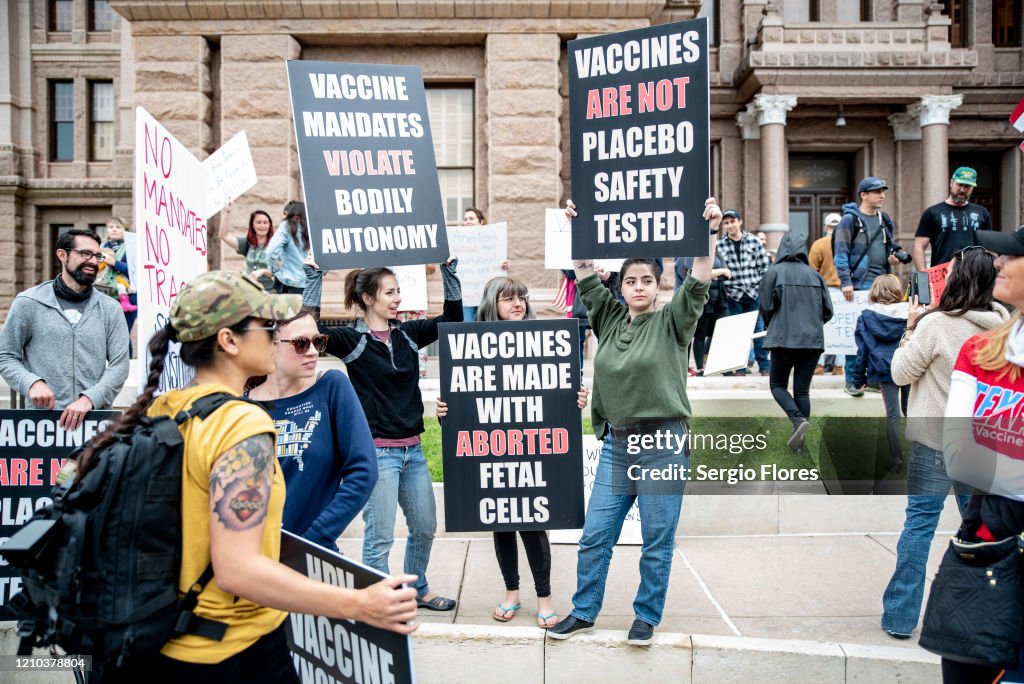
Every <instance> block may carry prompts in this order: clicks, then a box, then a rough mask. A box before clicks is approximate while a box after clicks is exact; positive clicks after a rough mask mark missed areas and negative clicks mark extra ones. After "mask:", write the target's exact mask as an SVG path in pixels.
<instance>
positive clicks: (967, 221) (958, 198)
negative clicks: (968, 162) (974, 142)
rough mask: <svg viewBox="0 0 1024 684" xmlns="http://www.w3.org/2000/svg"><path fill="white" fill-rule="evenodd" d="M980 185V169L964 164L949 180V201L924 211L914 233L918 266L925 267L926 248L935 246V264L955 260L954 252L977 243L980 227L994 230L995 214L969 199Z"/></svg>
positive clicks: (918, 268) (933, 257)
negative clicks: (993, 218)
mask: <svg viewBox="0 0 1024 684" xmlns="http://www.w3.org/2000/svg"><path fill="white" fill-rule="evenodd" d="M977 185H978V172H977V171H975V170H974V169H972V168H970V167H968V166H961V167H960V168H958V169H957V170H956V171H954V172H953V177H952V178H951V179H950V181H949V196H948V197H946V201H945V202H940V203H939V204H936V205H933V206H931V207H928V208H927V209H925V210H924V213H923V214H921V221H920V222H919V223H918V224H917V232H916V233H915V234H914V267H915V268H916V269H917V270H919V271H923V270H924V269H925V263H924V250H925V249H926V248H927V247H928V246H929V245H931V248H932V262H931V265H932V266H937V265H939V264H944V263H946V262H947V261H950V260H952V259H953V254H954V253H955V252H956V251H957V250H960V249H963V248H964V247H970V246H972V245H977V244H979V243H978V237H977V235H976V234H977V232H978V231H979V230H992V217H991V216H989V214H988V210H987V209H985V207H983V206H981V205H978V204H974V203H972V202H969V201H968V200H970V198H971V193H972V192H974V188H975V186H977Z"/></svg>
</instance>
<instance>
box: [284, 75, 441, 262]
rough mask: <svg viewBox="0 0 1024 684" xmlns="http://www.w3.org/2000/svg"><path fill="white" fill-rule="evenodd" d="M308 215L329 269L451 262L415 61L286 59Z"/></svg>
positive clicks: (319, 255) (319, 256)
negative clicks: (402, 63)
mask: <svg viewBox="0 0 1024 684" xmlns="http://www.w3.org/2000/svg"><path fill="white" fill-rule="evenodd" d="M288 86H289V89H290V91H291V102H292V118H293V119H294V121H295V139H296V141H297V144H298V152H299V168H300V169H301V171H302V189H303V195H304V196H305V198H306V219H307V221H308V222H309V233H310V242H311V246H312V248H313V254H314V255H315V259H316V263H317V264H318V265H319V266H320V268H322V269H324V270H333V269H342V268H363V267H371V266H403V265H408V264H428V263H440V262H443V261H445V260H446V259H447V258H448V256H449V254H448V238H447V234H446V232H445V218H444V210H443V208H442V205H441V189H440V187H439V186H438V182H437V167H436V165H435V162H434V144H433V142H432V140H431V136H430V121H429V118H428V116H427V97H426V92H425V90H424V88H423V74H422V72H421V70H420V68H419V67H412V66H394V65H391V64H346V63H341V62H307V61H290V62H288Z"/></svg>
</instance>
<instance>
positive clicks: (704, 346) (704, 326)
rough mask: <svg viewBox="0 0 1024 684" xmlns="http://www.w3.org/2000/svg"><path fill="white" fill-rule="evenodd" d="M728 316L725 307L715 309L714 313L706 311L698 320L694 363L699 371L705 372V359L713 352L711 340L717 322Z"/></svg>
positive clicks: (694, 339) (694, 340) (694, 343)
mask: <svg viewBox="0 0 1024 684" xmlns="http://www.w3.org/2000/svg"><path fill="white" fill-rule="evenodd" d="M726 315H727V311H726V309H725V308H724V307H722V308H721V309H719V308H715V309H713V310H712V311H710V312H709V311H707V310H706V309H705V311H704V313H702V314H701V315H700V318H698V319H697V327H696V328H695V329H694V331H693V343H692V344H691V348H692V349H693V362H694V364H695V365H696V366H697V370H700V371H702V370H704V357H705V356H707V355H708V353H709V352H710V351H711V338H712V337H714V336H715V322H716V321H717V320H718V319H719V318H722V317H723V316H726Z"/></svg>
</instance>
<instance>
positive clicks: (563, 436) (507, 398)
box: [438, 320, 583, 532]
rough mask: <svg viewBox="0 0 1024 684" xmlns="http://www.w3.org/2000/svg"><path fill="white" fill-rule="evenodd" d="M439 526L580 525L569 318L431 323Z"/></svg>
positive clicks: (576, 384) (574, 346) (574, 336)
mask: <svg viewBox="0 0 1024 684" xmlns="http://www.w3.org/2000/svg"><path fill="white" fill-rule="evenodd" d="M438 331H439V337H438V344H439V347H440V349H439V357H440V364H441V397H440V398H441V399H443V400H444V401H445V402H447V403H448V415H447V416H446V417H445V418H443V419H442V420H441V452H442V455H443V460H444V511H445V530H447V531H448V532H475V531H484V530H493V531H506V530H556V529H573V528H577V527H582V526H583V448H582V439H583V438H582V432H583V425H582V422H581V419H580V410H579V408H577V406H576V394H577V392H579V388H580V366H579V364H580V358H579V325H577V322H576V321H575V320H544V321H506V322H498V323H481V322H477V323H442V324H441V325H440V326H439V327H438Z"/></svg>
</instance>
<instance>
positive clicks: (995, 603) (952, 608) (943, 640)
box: [919, 535, 1024, 670]
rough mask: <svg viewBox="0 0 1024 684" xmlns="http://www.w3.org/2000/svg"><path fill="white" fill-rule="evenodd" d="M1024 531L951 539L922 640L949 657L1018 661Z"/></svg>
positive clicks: (1023, 615)
mask: <svg viewBox="0 0 1024 684" xmlns="http://www.w3.org/2000/svg"><path fill="white" fill-rule="evenodd" d="M1022 553H1024V535H1017V536H1015V537H1008V538H1006V539H1003V540H1002V541H997V542H966V541H963V540H961V539H951V540H950V542H949V548H947V549H946V553H945V555H943V557H942V562H941V564H940V565H939V572H938V574H936V575H935V581H934V582H933V583H932V591H931V594H929V595H928V604H927V606H926V608H925V613H924V624H923V626H922V627H921V639H920V642H919V643H920V645H921V647H922V648H925V649H927V650H929V651H931V652H932V653H935V654H938V655H940V656H942V657H943V658H947V659H949V660H954V661H957V662H961V663H968V664H974V665H988V666H996V667H1001V668H1005V669H1008V670H1009V669H1014V668H1016V667H1017V658H1018V655H1019V653H1020V647H1021V635H1022V627H1024V592H1022V588H1021V554H1022Z"/></svg>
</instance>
